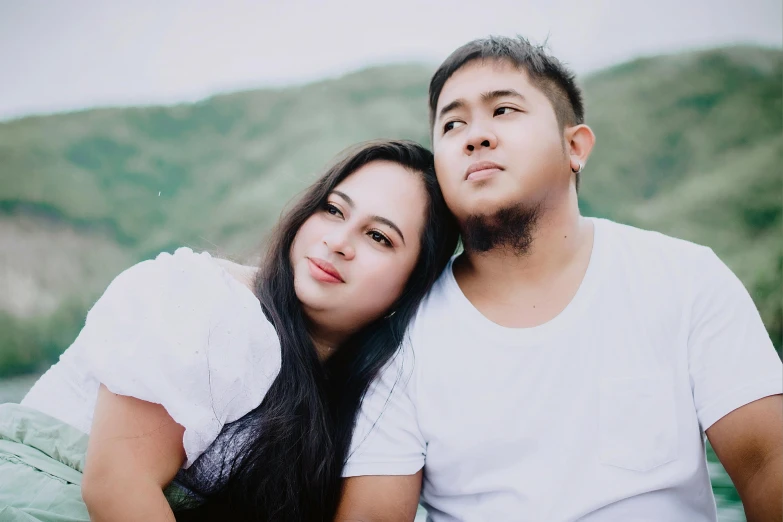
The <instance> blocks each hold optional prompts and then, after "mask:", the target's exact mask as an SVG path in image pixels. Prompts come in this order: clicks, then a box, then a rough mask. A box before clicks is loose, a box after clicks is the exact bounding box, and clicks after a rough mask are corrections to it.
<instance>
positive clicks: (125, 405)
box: [82, 385, 185, 522]
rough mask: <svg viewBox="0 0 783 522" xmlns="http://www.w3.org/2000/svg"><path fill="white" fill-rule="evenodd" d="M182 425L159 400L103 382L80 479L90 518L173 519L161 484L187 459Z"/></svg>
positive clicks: (96, 521) (155, 521)
mask: <svg viewBox="0 0 783 522" xmlns="http://www.w3.org/2000/svg"><path fill="white" fill-rule="evenodd" d="M184 431H185V429H184V428H183V427H182V426H180V425H179V424H177V423H176V422H174V419H172V418H171V416H170V415H169V414H168V413H167V412H166V410H165V409H164V408H163V406H161V405H160V404H153V403H150V402H145V401H142V400H139V399H135V398H133V397H126V396H123V395H115V394H114V393H111V392H110V391H109V390H108V389H106V387H105V386H103V385H101V387H100V389H99V391H98V401H97V403H96V405H95V414H94V417H93V424H92V431H91V432H90V439H89V444H88V448H87V458H86V464H85V470H84V478H83V481H82V497H83V498H84V502H85V504H86V505H87V510H88V511H89V513H90V519H91V520H92V521H93V522H101V521H125V520H128V521H131V520H134V521H136V520H145V521H150V522H157V521H173V520H174V514H173V512H172V511H171V508H170V507H169V504H168V502H167V501H166V498H165V497H164V495H163V488H165V487H166V485H168V484H169V482H171V480H172V479H173V478H174V475H176V473H177V471H179V469H180V468H181V467H182V464H183V463H184V461H185V449H184V447H183V444H182V435H183V433H184Z"/></svg>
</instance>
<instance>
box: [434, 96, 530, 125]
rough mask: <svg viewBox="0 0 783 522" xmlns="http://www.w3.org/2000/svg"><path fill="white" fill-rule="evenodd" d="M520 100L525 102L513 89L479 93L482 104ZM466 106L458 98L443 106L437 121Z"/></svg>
mask: <svg viewBox="0 0 783 522" xmlns="http://www.w3.org/2000/svg"><path fill="white" fill-rule="evenodd" d="M508 97H513V98H521V99H522V101H524V100H525V97H524V96H523V95H522V93H520V92H519V91H516V90H514V89H497V90H494V91H487V92H482V93H481V101H483V102H484V103H487V102H491V101H494V100H497V99H498V98H508ZM465 105H466V103H465V100H464V99H463V98H458V99H456V100H454V101H453V102H451V103H449V104H447V105H445V106H444V107H443V108H442V109H441V110H440V112H439V113H438V119H439V120H440V119H443V116H444V115H445V114H447V113H449V112H451V111H455V110H457V109H462V108H464V107H465Z"/></svg>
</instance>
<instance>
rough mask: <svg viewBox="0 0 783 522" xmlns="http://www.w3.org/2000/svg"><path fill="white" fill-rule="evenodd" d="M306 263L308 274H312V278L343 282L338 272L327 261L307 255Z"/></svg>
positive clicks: (324, 281) (325, 281)
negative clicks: (308, 268) (308, 269)
mask: <svg viewBox="0 0 783 522" xmlns="http://www.w3.org/2000/svg"><path fill="white" fill-rule="evenodd" d="M307 264H308V266H309V267H310V275H312V276H313V279H315V280H316V281H321V282H322V283H344V282H345V281H344V280H343V277H342V276H341V275H340V272H339V271H338V270H337V269H336V268H335V267H334V265H333V264H331V263H329V262H328V261H325V260H323V259H319V258H317V257H308V258H307Z"/></svg>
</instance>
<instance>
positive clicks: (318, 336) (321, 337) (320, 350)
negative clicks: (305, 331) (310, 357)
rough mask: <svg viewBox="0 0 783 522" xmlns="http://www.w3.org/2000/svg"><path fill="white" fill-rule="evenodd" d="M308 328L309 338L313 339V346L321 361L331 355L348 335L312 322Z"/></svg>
mask: <svg viewBox="0 0 783 522" xmlns="http://www.w3.org/2000/svg"><path fill="white" fill-rule="evenodd" d="M309 329H310V338H311V339H312V340H313V346H315V351H316V353H317V354H318V359H319V360H320V361H321V362H324V361H326V360H327V359H328V358H329V357H331V356H332V355H333V354H334V352H335V351H336V350H337V348H338V347H339V346H340V345H341V344H342V343H343V342H345V339H346V338H347V337H348V336H347V335H346V334H344V333H342V332H336V331H333V330H330V329H328V328H324V327H322V326H319V325H317V324H313V323H311V324H310V328H309Z"/></svg>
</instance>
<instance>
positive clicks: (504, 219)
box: [462, 203, 541, 256]
mask: <svg viewBox="0 0 783 522" xmlns="http://www.w3.org/2000/svg"><path fill="white" fill-rule="evenodd" d="M540 216H541V204H540V203H539V204H537V205H533V206H524V205H515V206H513V207H506V208H501V209H500V210H498V211H496V212H495V213H494V214H491V215H487V214H478V215H472V216H468V218H467V219H466V220H465V223H464V225H463V227H462V242H463V245H464V246H465V250H466V251H469V252H477V253H483V252H489V251H490V250H496V249H498V250H500V249H502V250H508V251H511V252H513V253H514V254H516V255H518V256H524V255H526V254H528V253H529V252H530V248H531V246H532V244H533V234H534V232H535V230H536V226H537V225H538V219H539V217H540Z"/></svg>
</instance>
